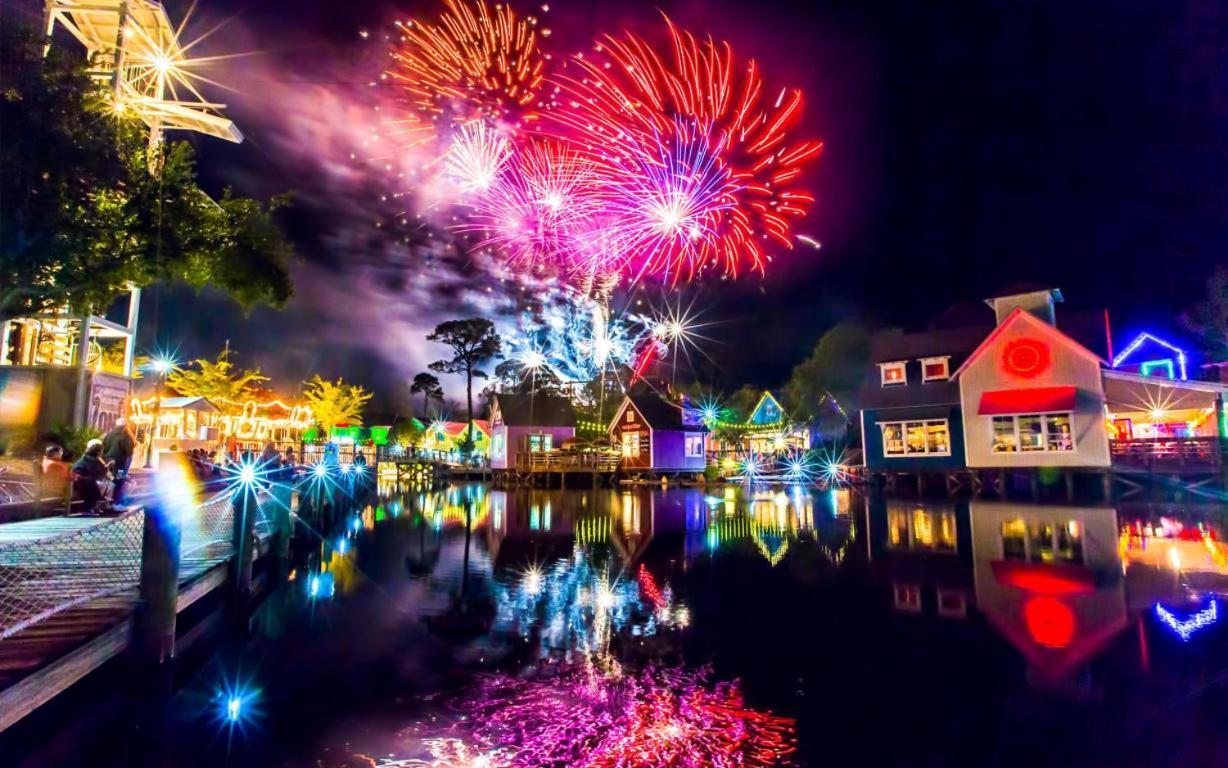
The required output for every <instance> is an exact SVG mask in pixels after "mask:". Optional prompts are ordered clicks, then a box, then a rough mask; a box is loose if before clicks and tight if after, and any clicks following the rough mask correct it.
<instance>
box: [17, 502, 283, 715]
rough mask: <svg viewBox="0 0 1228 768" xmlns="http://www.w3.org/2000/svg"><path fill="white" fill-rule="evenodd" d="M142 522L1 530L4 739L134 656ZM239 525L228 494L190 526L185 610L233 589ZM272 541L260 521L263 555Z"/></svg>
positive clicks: (56, 523)
mask: <svg viewBox="0 0 1228 768" xmlns="http://www.w3.org/2000/svg"><path fill="white" fill-rule="evenodd" d="M144 516H145V513H144V511H143V510H134V511H131V512H128V513H125V514H123V515H121V516H119V517H116V518H77V517H53V518H44V519H40V520H31V521H26V522H21V523H10V524H8V525H0V731H3V730H4V729H6V728H8V727H9V726H11V725H12V724H13V723H14V722H16V721H17V720H19V719H20V718H21V717H24V716H25V715H26V714H28V713H29V712H31V711H33V709H35V708H37V707H38V706H40V705H41V704H43V703H45V702H46V701H48V700H50V699H51V698H52V697H53V696H55V695H56V694H58V693H59V692H60V691H61V690H63V689H64V688H66V687H68V686H69V685H71V684H72V683H74V682H75V681H77V680H79V679H81V678H82V677H84V676H85V675H86V674H88V673H89V672H91V671H93V670H94V669H96V668H97V667H98V666H100V665H101V664H102V663H104V662H105V661H107V660H108V659H110V658H113V657H114V656H115V655H117V654H118V653H119V652H120V651H122V650H123V649H124V648H126V647H127V645H128V641H129V634H130V628H131V627H130V622H131V617H132V613H133V610H134V608H135V606H136V603H137V585H138V581H139V577H140V565H141V542H142V535H143V530H144V524H145V520H144ZM233 525H234V515H233V510H232V506H231V502H230V499H229V498H228V497H227V496H225V495H218V496H215V497H213V498H211V499H209V500H208V501H206V502H205V503H203V504H201V505H199V506H198V507H197V508H196V509H195V511H194V514H191V515H189V516H187V517H186V518H185V520H184V521H183V538H182V542H181V545H180V572H179V585H180V592H179V598H178V606H179V610H180V611H182V610H183V609H184V608H186V607H187V606H188V605H190V604H191V603H192V602H194V601H195V600H197V599H199V598H200V597H202V596H203V595H205V594H207V593H208V592H209V591H210V590H212V589H214V588H216V587H217V586H219V585H221V584H222V583H223V582H224V581H225V580H226V568H225V563H226V562H227V561H228V560H229V559H230V557H231V556H232V554H233ZM270 532H271V530H270V524H269V520H268V517H267V516H266V515H264V514H262V513H261V512H258V513H257V519H256V536H257V540H258V542H259V544H260V550H264V549H265V548H266V547H267V544H268V541H269V538H270Z"/></svg>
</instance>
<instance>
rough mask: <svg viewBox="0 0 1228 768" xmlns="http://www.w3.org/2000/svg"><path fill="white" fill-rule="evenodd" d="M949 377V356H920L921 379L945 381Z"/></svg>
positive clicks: (923, 380) (924, 380)
mask: <svg viewBox="0 0 1228 768" xmlns="http://www.w3.org/2000/svg"><path fill="white" fill-rule="evenodd" d="M949 378H951V358H950V357H923V358H921V381H922V382H926V381H946V380H947V379H949Z"/></svg>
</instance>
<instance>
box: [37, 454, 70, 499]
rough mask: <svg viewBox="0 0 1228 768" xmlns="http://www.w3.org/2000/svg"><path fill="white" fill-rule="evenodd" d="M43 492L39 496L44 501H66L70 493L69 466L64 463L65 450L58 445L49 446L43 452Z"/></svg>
mask: <svg viewBox="0 0 1228 768" xmlns="http://www.w3.org/2000/svg"><path fill="white" fill-rule="evenodd" d="M41 477H42V490H41V492H40V493H39V496H40V497H41V498H44V499H59V500H61V501H63V500H64V495H65V494H66V493H68V482H69V466H68V462H66V461H64V449H63V448H62V447H60V446H58V445H49V446H47V448H46V450H44V451H43V461H42V475H41Z"/></svg>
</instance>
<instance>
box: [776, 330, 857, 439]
mask: <svg viewBox="0 0 1228 768" xmlns="http://www.w3.org/2000/svg"><path fill="white" fill-rule="evenodd" d="M869 362H870V334H869V332H868V331H867V330H866V329H865V328H863V327H862V326H861V325H859V324H857V323H851V322H846V323H840V324H839V325H837V326H835V327H833V328H832V329H831V330H829V331H828V332H827V333H825V334H823V336H822V338H820V339H819V342H818V343H817V344H815V346H814V351H813V352H811V353H810V357H808V358H807V359H806V360H804V361H802V362H801V363H799V364H798V365H797V366H796V367H794V369H793V375H792V376H791V377H790V378H789V382H788V384H786V385H785V387H784V392H783V395H784V405H785V406H786V407H787V408H788V409H789V411H790V413H791V414H792V416H793V417H794V418H795V419H798V420H802V421H809V420H811V419H813V418H815V417H816V416H817V415H818V406H819V401H820V400H821V399H822V397H823V396H824V395H831V396H832V397H835V398H836V400H837V401H838V402H839V403H840V404H841V405H842V406H843V407H844V409H845V410H846V411H848V412H850V413H851V412H852V411H853V410H855V409H856V407H857V403H856V400H857V391H858V390H859V389H860V388H861V383H862V381H863V380H864V378H865V375H866V366H867V365H869Z"/></svg>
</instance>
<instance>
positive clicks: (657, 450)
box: [609, 393, 708, 472]
mask: <svg viewBox="0 0 1228 768" xmlns="http://www.w3.org/2000/svg"><path fill="white" fill-rule="evenodd" d="M609 435H610V439H611V441H612V442H613V443H614V444H615V445H617V446H619V449H620V455H621V460H620V465H621V467H622V469H623V470H632V471H635V470H647V471H652V472H703V471H704V467H705V465H706V464H707V455H708V428H707V427H706V426H704V422H703V415H702V413H701V412H700V410H699V409H698V408H692V407H689V406H687V405H686V404H685V403H676V402H673V401H672V400H667V399H666V398H664V397H662V396H660V395H657V394H652V393H645V394H639V395H627V396H626V397H624V398H623V402H622V404H621V405H620V406H619V408H618V410H617V411H615V413H614V419H613V420H612V421H611V422H610V426H609Z"/></svg>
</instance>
